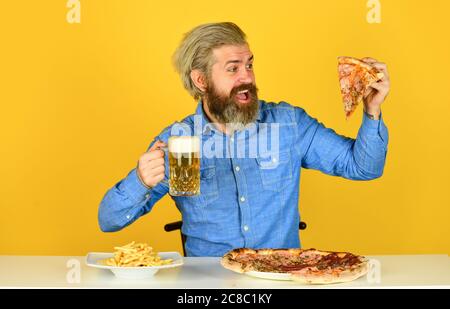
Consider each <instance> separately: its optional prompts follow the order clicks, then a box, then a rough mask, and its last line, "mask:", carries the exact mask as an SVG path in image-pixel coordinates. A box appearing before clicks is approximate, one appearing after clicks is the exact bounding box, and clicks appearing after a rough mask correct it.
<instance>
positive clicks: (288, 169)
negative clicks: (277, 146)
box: [256, 151, 293, 191]
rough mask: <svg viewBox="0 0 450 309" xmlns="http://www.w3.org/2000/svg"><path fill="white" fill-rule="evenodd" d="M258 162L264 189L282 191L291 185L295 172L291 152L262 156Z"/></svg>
mask: <svg viewBox="0 0 450 309" xmlns="http://www.w3.org/2000/svg"><path fill="white" fill-rule="evenodd" d="M256 162H257V164H258V167H259V174H260V175H261V182H262V185H263V187H264V189H266V190H271V191H281V190H283V189H284V188H285V187H286V186H287V185H289V183H291V181H292V178H293V170H292V161H291V153H290V152H289V151H280V152H278V153H268V154H262V155H260V156H259V157H257V158H256Z"/></svg>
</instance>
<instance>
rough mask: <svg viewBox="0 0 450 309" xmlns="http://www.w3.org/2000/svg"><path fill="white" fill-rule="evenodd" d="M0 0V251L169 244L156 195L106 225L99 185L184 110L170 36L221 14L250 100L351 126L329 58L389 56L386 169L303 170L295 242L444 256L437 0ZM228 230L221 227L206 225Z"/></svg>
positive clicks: (172, 241) (108, 182)
mask: <svg viewBox="0 0 450 309" xmlns="http://www.w3.org/2000/svg"><path fill="white" fill-rule="evenodd" d="M366 2H367V1H366V0H352V1H351V0H341V1H331V0H330V1H283V0H279V1H240V0H239V1H234V0H232V1H209V0H207V1H144V0H141V1H138V0H133V1H125V0H123V1H118V0H117V1H113V0H91V1H87V0H85V1H83V0H81V23H80V24H69V23H68V22H67V21H66V13H67V11H68V10H69V9H68V8H66V1H65V0H60V1H44V0H42V1H4V2H2V7H1V9H0V31H1V35H0V38H1V48H0V64H1V65H0V72H1V74H0V103H1V111H0V141H1V146H0V173H1V184H0V207H1V209H0V254H23V255H85V254H86V253H87V252H89V251H110V250H112V247H113V246H114V245H119V244H125V243H127V242H129V241H131V240H137V241H145V242H147V243H149V244H151V245H153V246H154V248H156V249H157V250H160V251H167V250H181V244H180V240H179V234H178V232H172V233H166V232H164V231H163V226H164V224H165V223H167V222H170V221H175V220H178V219H179V218H180V215H179V213H178V211H177V209H176V208H175V206H174V204H173V202H172V200H171V199H170V198H169V197H165V198H163V199H162V200H161V201H160V202H159V203H158V204H157V205H156V206H155V208H154V209H153V211H152V212H151V213H149V214H148V215H146V216H144V217H141V218H140V219H139V220H138V221H136V222H135V223H134V224H132V225H131V226H129V227H128V228H126V229H124V230H122V231H120V232H117V233H109V234H107V233H102V232H101V231H100V230H99V227H98V223H97V209H98V205H99V202H100V201H101V199H102V197H103V195H104V193H105V192H106V191H107V190H108V189H109V188H111V187H112V186H113V185H114V184H115V183H116V182H118V181H119V180H120V179H122V178H123V177H125V176H126V175H127V173H128V172H129V171H130V170H131V169H132V168H133V167H134V166H135V164H136V162H137V160H138V158H139V156H140V155H141V154H142V153H143V152H144V151H145V150H146V148H147V146H148V144H149V143H150V141H151V140H152V139H153V137H154V136H155V135H156V134H158V133H159V132H160V130H161V129H162V128H164V127H165V126H167V125H168V124H170V123H172V122H173V121H176V120H180V119H182V118H183V117H184V116H186V115H188V114H190V113H192V112H193V111H194V109H195V106H196V102H195V101H194V100H193V99H192V98H190V97H189V95H188V93H187V92H186V91H185V90H184V89H183V88H182V85H181V82H180V79H179V77H178V76H177V75H176V73H175V72H174V69H173V67H172V66H171V55H172V53H173V51H174V49H175V48H176V46H177V44H178V42H179V41H180V39H181V36H182V34H183V33H185V32H187V31H188V30H189V29H191V28H192V27H194V26H196V25H198V24H200V23H205V22H215V21H233V22H236V23H237V24H238V25H240V26H241V27H242V29H243V30H244V31H245V32H246V33H247V35H248V38H249V42H250V45H251V48H252V51H253V52H254V54H255V71H256V79H257V84H258V87H259V89H260V97H261V98H263V99H265V100H268V101H269V100H270V101H280V100H286V101H288V102H290V103H291V104H294V105H298V106H301V107H303V108H305V109H306V111H307V112H308V113H309V114H310V115H312V116H314V117H317V118H318V119H319V120H320V121H322V122H324V123H325V124H326V125H327V126H329V127H332V128H334V129H335V130H336V131H337V132H338V133H341V134H344V135H348V136H352V137H354V136H355V135H356V133H357V130H358V128H359V125H360V123H361V108H359V109H358V112H357V113H356V115H355V116H354V117H352V118H351V119H350V120H349V121H346V120H345V117H344V113H343V107H342V103H341V98H340V93H339V84H338V80H337V72H336V57H337V56H339V55H351V56H355V57H364V56H372V57H374V58H378V59H380V60H382V61H384V62H386V63H387V64H388V67H389V70H390V74H391V80H392V89H391V93H390V95H389V97H388V99H387V101H386V102H385V103H384V104H383V112H384V119H385V122H386V124H387V126H388V128H389V132H390V144H389V152H388V157H387V164H386V168H385V173H384V176H383V177H382V178H381V179H378V180H375V181H370V182H354V181H348V180H344V179H340V178H336V177H330V176H326V175H324V174H321V173H319V172H316V171H304V173H303V177H302V180H301V184H300V186H301V198H300V209H301V214H302V219H303V220H304V221H306V222H307V223H308V228H307V230H306V231H304V232H302V233H301V234H302V235H301V237H302V242H303V245H304V247H315V248H321V249H330V250H351V251H355V252H358V253H362V254H416V253H447V254H448V253H450V228H449V221H450V220H449V219H450V198H449V196H450V193H449V192H450V179H449V175H450V168H449V167H450V165H449V157H450V142H449V137H448V133H449V132H450V94H449V93H450V92H449V90H450V78H449V72H450V40H449V30H450V21H449V20H450V19H449V16H448V14H449V12H450V2H449V1H444V0H442V1H437V0H436V1H432V2H430V1H428V2H427V1H410V0H396V1H387V0H381V5H382V8H381V13H382V16H381V18H382V20H381V24H369V23H367V21H366V14H367V12H368V8H367V7H366ZM217 232H218V233H226V231H217Z"/></svg>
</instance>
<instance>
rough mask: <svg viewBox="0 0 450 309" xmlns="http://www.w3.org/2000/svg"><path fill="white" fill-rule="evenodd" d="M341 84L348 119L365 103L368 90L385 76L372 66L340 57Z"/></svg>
mask: <svg viewBox="0 0 450 309" xmlns="http://www.w3.org/2000/svg"><path fill="white" fill-rule="evenodd" d="M338 73H339V83H340V87H341V94H342V99H343V102H344V111H345V116H346V118H348V117H350V116H351V115H352V114H353V112H354V111H355V109H356V107H357V106H358V105H359V104H360V103H361V102H362V101H363V97H364V93H365V92H366V90H367V89H368V88H369V87H370V85H372V84H373V83H376V82H377V81H379V80H381V79H382V78H383V76H384V74H383V73H381V72H379V71H378V70H377V69H375V68H374V67H372V66H371V65H370V64H367V63H365V62H364V61H362V60H359V59H356V58H353V57H338Z"/></svg>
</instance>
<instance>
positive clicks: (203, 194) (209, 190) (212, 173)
mask: <svg viewBox="0 0 450 309" xmlns="http://www.w3.org/2000/svg"><path fill="white" fill-rule="evenodd" d="M177 198H178V199H179V200H180V201H182V202H183V203H185V204H188V205H191V206H194V207H203V206H206V205H208V204H211V203H213V202H214V201H216V200H217V199H218V198H219V188H218V186H217V176H216V167H215V166H205V167H201V168H200V194H199V195H195V196H181V197H177Z"/></svg>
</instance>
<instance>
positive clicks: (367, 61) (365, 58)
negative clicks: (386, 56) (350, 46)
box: [361, 57, 378, 64]
mask: <svg viewBox="0 0 450 309" xmlns="http://www.w3.org/2000/svg"><path fill="white" fill-rule="evenodd" d="M361 60H362V61H364V62H365V63H369V64H371V63H375V62H378V60H377V59H375V58H371V57H364V58H362V59H361Z"/></svg>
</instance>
